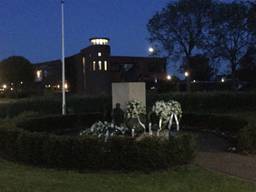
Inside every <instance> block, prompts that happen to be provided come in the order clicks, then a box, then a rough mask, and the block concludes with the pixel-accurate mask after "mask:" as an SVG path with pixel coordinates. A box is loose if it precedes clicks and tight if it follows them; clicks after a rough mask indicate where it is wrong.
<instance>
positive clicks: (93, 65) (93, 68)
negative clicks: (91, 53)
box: [92, 61, 96, 71]
mask: <svg viewBox="0 0 256 192" xmlns="http://www.w3.org/2000/svg"><path fill="white" fill-rule="evenodd" d="M92 70H93V71H96V61H93V64H92Z"/></svg>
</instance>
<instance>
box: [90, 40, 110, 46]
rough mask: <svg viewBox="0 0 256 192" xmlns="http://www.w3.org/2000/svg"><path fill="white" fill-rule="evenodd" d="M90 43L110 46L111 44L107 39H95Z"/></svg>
mask: <svg viewBox="0 0 256 192" xmlns="http://www.w3.org/2000/svg"><path fill="white" fill-rule="evenodd" d="M90 41H91V44H92V45H108V43H109V39H107V38H93V39H91V40H90Z"/></svg>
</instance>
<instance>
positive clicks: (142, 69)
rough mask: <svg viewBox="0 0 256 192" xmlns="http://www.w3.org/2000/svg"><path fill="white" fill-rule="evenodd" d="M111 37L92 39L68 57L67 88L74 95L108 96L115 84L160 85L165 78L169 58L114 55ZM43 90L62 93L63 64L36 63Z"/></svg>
mask: <svg viewBox="0 0 256 192" xmlns="http://www.w3.org/2000/svg"><path fill="white" fill-rule="evenodd" d="M109 41H110V40H109V39H108V38H91V39H90V45H89V46H88V47H87V48H84V49H82V50H81V51H80V53H78V54H75V55H73V56H70V57H67V58H65V68H66V84H65V86H66V89H67V91H69V92H71V93H76V94H86V95H109V94H110V93H111V84H112V82H146V83H151V82H157V81H158V80H164V79H165V78H166V75H167V74H166V58H159V57H127V56H112V55H111V47H110V45H109ZM35 75H36V79H35V80H36V82H37V83H38V85H40V86H41V87H42V89H51V90H54V91H60V90H61V61H60V60H56V61H49V62H44V63H38V64H35Z"/></svg>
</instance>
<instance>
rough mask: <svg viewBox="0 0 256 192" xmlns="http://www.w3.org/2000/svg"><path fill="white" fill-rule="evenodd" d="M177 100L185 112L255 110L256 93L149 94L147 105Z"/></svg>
mask: <svg viewBox="0 0 256 192" xmlns="http://www.w3.org/2000/svg"><path fill="white" fill-rule="evenodd" d="M159 100H164V101H169V100H176V101H178V102H180V103H181V106H182V109H183V110H184V111H185V112H195V111H196V112H207V113H210V112H211V113H212V112H214V113H215V112H218V113H224V112H237V111H245V110H246V111H250V110H255V106H256V94H255V93H237V92H235V93H233V92H209V93H207V92H198V93H169V94H151V95H147V106H148V107H150V106H153V104H154V103H155V102H156V101H159Z"/></svg>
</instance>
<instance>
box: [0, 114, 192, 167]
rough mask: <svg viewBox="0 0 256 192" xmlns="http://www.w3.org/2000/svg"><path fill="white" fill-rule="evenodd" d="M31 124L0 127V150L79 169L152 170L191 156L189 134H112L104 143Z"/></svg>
mask: <svg viewBox="0 0 256 192" xmlns="http://www.w3.org/2000/svg"><path fill="white" fill-rule="evenodd" d="M53 118H56V117H53ZM70 118H71V116H70V117H68V118H67V119H65V120H64V121H63V122H66V120H68V119H70ZM50 119H51V120H52V118H50ZM55 120H56V122H57V121H58V120H59V119H58V118H57V119H55ZM28 122H29V121H28ZM63 122H62V123H63ZM34 123H35V122H33V123H31V124H30V126H31V125H33V126H35V128H34V129H32V128H29V129H27V130H25V129H26V128H25V129H22V128H19V127H17V128H0V153H1V154H2V155H4V157H6V158H9V159H12V160H16V161H21V162H24V163H28V164H33V165H39V166H45V167H52V168H64V169H78V170H143V171H152V170H158V169H168V168H170V167H173V166H176V165H182V164H186V163H189V162H191V161H192V159H193V158H194V152H195V151H194V140H193V138H192V137H191V136H190V135H180V136H178V137H175V138H171V139H170V140H165V139H159V138H155V137H149V138H144V139H142V140H140V141H137V140H135V139H132V138H129V137H114V138H111V139H109V141H108V142H107V143H106V142H104V141H103V140H100V139H98V138H96V137H89V136H86V137H71V136H58V135H53V134H49V133H46V132H45V131H46V130H47V131H48V129H43V128H44V126H42V127H40V126H39V127H40V128H36V124H34ZM41 123H42V121H41V122H39V124H38V125H40V124H41ZM48 125H49V124H48ZM55 125H56V124H53V125H52V126H55ZM62 125H64V124H62ZM52 126H50V127H52ZM59 128H60V127H57V128H56V130H58V129H59ZM30 130H31V131H30ZM37 131H40V132H37ZM41 131H42V132H41ZM52 132H54V131H52Z"/></svg>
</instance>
